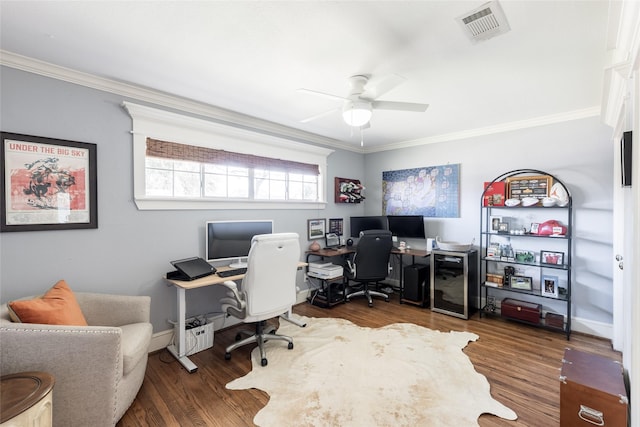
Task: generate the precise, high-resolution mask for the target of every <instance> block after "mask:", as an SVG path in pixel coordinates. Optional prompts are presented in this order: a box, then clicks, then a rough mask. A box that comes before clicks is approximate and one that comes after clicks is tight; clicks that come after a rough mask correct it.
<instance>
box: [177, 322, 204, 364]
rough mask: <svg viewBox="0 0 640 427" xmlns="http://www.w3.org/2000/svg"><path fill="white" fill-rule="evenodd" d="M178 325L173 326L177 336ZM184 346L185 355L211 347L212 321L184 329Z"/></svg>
mask: <svg viewBox="0 0 640 427" xmlns="http://www.w3.org/2000/svg"><path fill="white" fill-rule="evenodd" d="M177 329H178V326H177V325H176V326H175V332H176V336H177V332H178V331H177ZM184 343H185V348H186V349H187V351H186V355H187V356H191V355H192V354H194V353H198V352H200V351H203V350H206V349H208V348H211V347H213V323H207V324H205V325H202V326H197V327H195V328H189V329H187V330H186V331H185V340H184Z"/></svg>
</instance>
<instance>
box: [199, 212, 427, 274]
mask: <svg viewBox="0 0 640 427" xmlns="http://www.w3.org/2000/svg"><path fill="white" fill-rule="evenodd" d="M350 226H351V234H350V235H351V237H356V238H357V237H359V236H360V232H361V231H364V230H389V231H391V233H392V234H393V235H394V236H397V237H399V238H420V239H424V238H425V230H424V217H423V216H422V215H386V216H383V215H381V216H352V217H351V218H350ZM271 233H273V221H272V220H248V221H242V220H240V221H207V222H206V225H205V259H206V261H207V262H210V263H213V262H215V263H220V264H224V263H227V264H229V266H230V267H231V268H243V267H246V266H247V265H246V259H247V257H248V256H249V249H251V239H252V238H253V236H255V235H256V234H271Z"/></svg>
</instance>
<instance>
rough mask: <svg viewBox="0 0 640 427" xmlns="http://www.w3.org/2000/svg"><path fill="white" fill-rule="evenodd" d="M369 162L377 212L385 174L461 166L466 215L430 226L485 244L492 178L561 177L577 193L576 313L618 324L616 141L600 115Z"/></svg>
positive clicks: (370, 201)
mask: <svg viewBox="0 0 640 427" xmlns="http://www.w3.org/2000/svg"><path fill="white" fill-rule="evenodd" d="M365 161H366V166H367V167H366V171H365V178H364V182H365V183H367V184H368V186H367V197H368V198H367V204H366V213H367V214H371V215H379V214H380V212H381V206H382V193H381V188H380V184H379V183H381V182H382V172H383V171H388V170H397V169H410V168H416V167H422V166H435V165H444V164H448V163H451V164H456V163H458V164H460V181H461V182H460V217H459V218H446V219H445V218H442V219H441V218H437V219H436V218H434V219H427V220H426V224H427V226H426V229H427V233H428V234H429V235H430V236H431V237H435V236H440V237H441V239H442V240H445V241H457V242H462V243H469V242H470V241H471V240H472V239H474V238H475V242H476V244H477V243H478V242H479V238H480V233H479V231H480V196H481V194H482V184H483V183H484V182H485V181H491V180H493V179H494V178H496V177H497V176H499V175H502V174H503V173H505V172H508V171H510V170H514V169H524V168H528V169H539V170H542V171H545V172H548V173H550V174H552V175H555V176H556V177H557V178H558V179H560V180H562V181H563V182H564V183H565V185H566V186H567V187H568V188H569V191H571V195H572V197H573V206H574V241H573V244H574V252H573V254H574V257H573V267H574V270H573V271H574V286H573V288H572V291H573V301H574V307H573V315H574V316H576V317H579V318H582V319H585V320H591V321H597V322H603V323H606V324H611V323H612V320H613V318H612V305H613V302H612V275H613V272H612V271H611V262H610V261H611V259H612V240H611V236H612V203H613V198H612V188H613V185H614V183H613V173H612V170H613V146H612V142H611V129H610V128H608V127H606V126H605V125H603V124H601V123H600V118H599V117H593V118H589V119H582V120H574V121H569V122H564V123H560V124H554V125H547V126H540V127H535V128H530V129H524V130H518V131H511V132H505V133H499V134H494V135H489V136H481V137H475V138H469V139H464V140H459V141H452V142H445V143H438V144H429V145H423V146H420V147H413V148H406V149H401V150H394V151H386V152H381V153H374V154H368V155H367V156H366V159H365ZM376 184H377V185H376ZM548 302H549V301H547V303H548Z"/></svg>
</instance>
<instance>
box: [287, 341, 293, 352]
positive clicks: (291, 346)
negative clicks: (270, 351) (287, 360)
mask: <svg viewBox="0 0 640 427" xmlns="http://www.w3.org/2000/svg"><path fill="white" fill-rule="evenodd" d="M287 348H288V349H289V350H293V343H292V342H290V343H289V345H288V346H287Z"/></svg>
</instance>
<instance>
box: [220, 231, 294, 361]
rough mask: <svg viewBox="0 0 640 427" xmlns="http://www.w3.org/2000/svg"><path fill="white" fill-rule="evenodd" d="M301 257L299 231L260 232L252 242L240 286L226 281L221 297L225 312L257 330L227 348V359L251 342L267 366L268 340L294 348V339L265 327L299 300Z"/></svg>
mask: <svg viewBox="0 0 640 427" xmlns="http://www.w3.org/2000/svg"><path fill="white" fill-rule="evenodd" d="M299 260H300V242H299V237H298V234H297V233H275V234H260V235H257V236H254V237H253V239H252V241H251V249H250V251H249V258H248V260H247V273H246V275H245V277H244V278H243V279H242V283H241V286H240V288H238V286H237V285H236V283H235V282H233V281H230V280H228V281H226V282H225V283H224V285H225V286H226V287H227V288H229V291H228V292H227V297H226V298H223V299H222V300H221V304H222V311H223V312H224V313H227V315H231V316H234V317H237V318H239V319H242V321H243V322H244V323H255V333H254V334H252V335H250V336H249V337H248V338H245V339H243V340H239V338H240V337H237V339H238V341H237V342H236V343H234V344H232V345H230V346H228V347H227V348H226V352H225V359H226V360H229V359H231V351H233V350H235V349H236V348H238V347H241V346H244V345H246V344H250V343H257V344H258V347H259V348H260V357H261V364H262V366H266V365H267V363H268V362H267V357H266V353H265V349H264V342H265V341H266V340H283V341H286V342H288V343H289V344H288V348H289V349H292V348H293V339H292V338H291V337H288V336H284V335H278V334H276V333H275V330H274V328H270V329H267V328H265V323H266V320H267V319H271V318H274V317H278V316H280V315H281V314H283V313H286V312H288V311H289V310H290V309H291V307H292V306H293V304H295V302H296V272H297V270H298V262H299Z"/></svg>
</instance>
